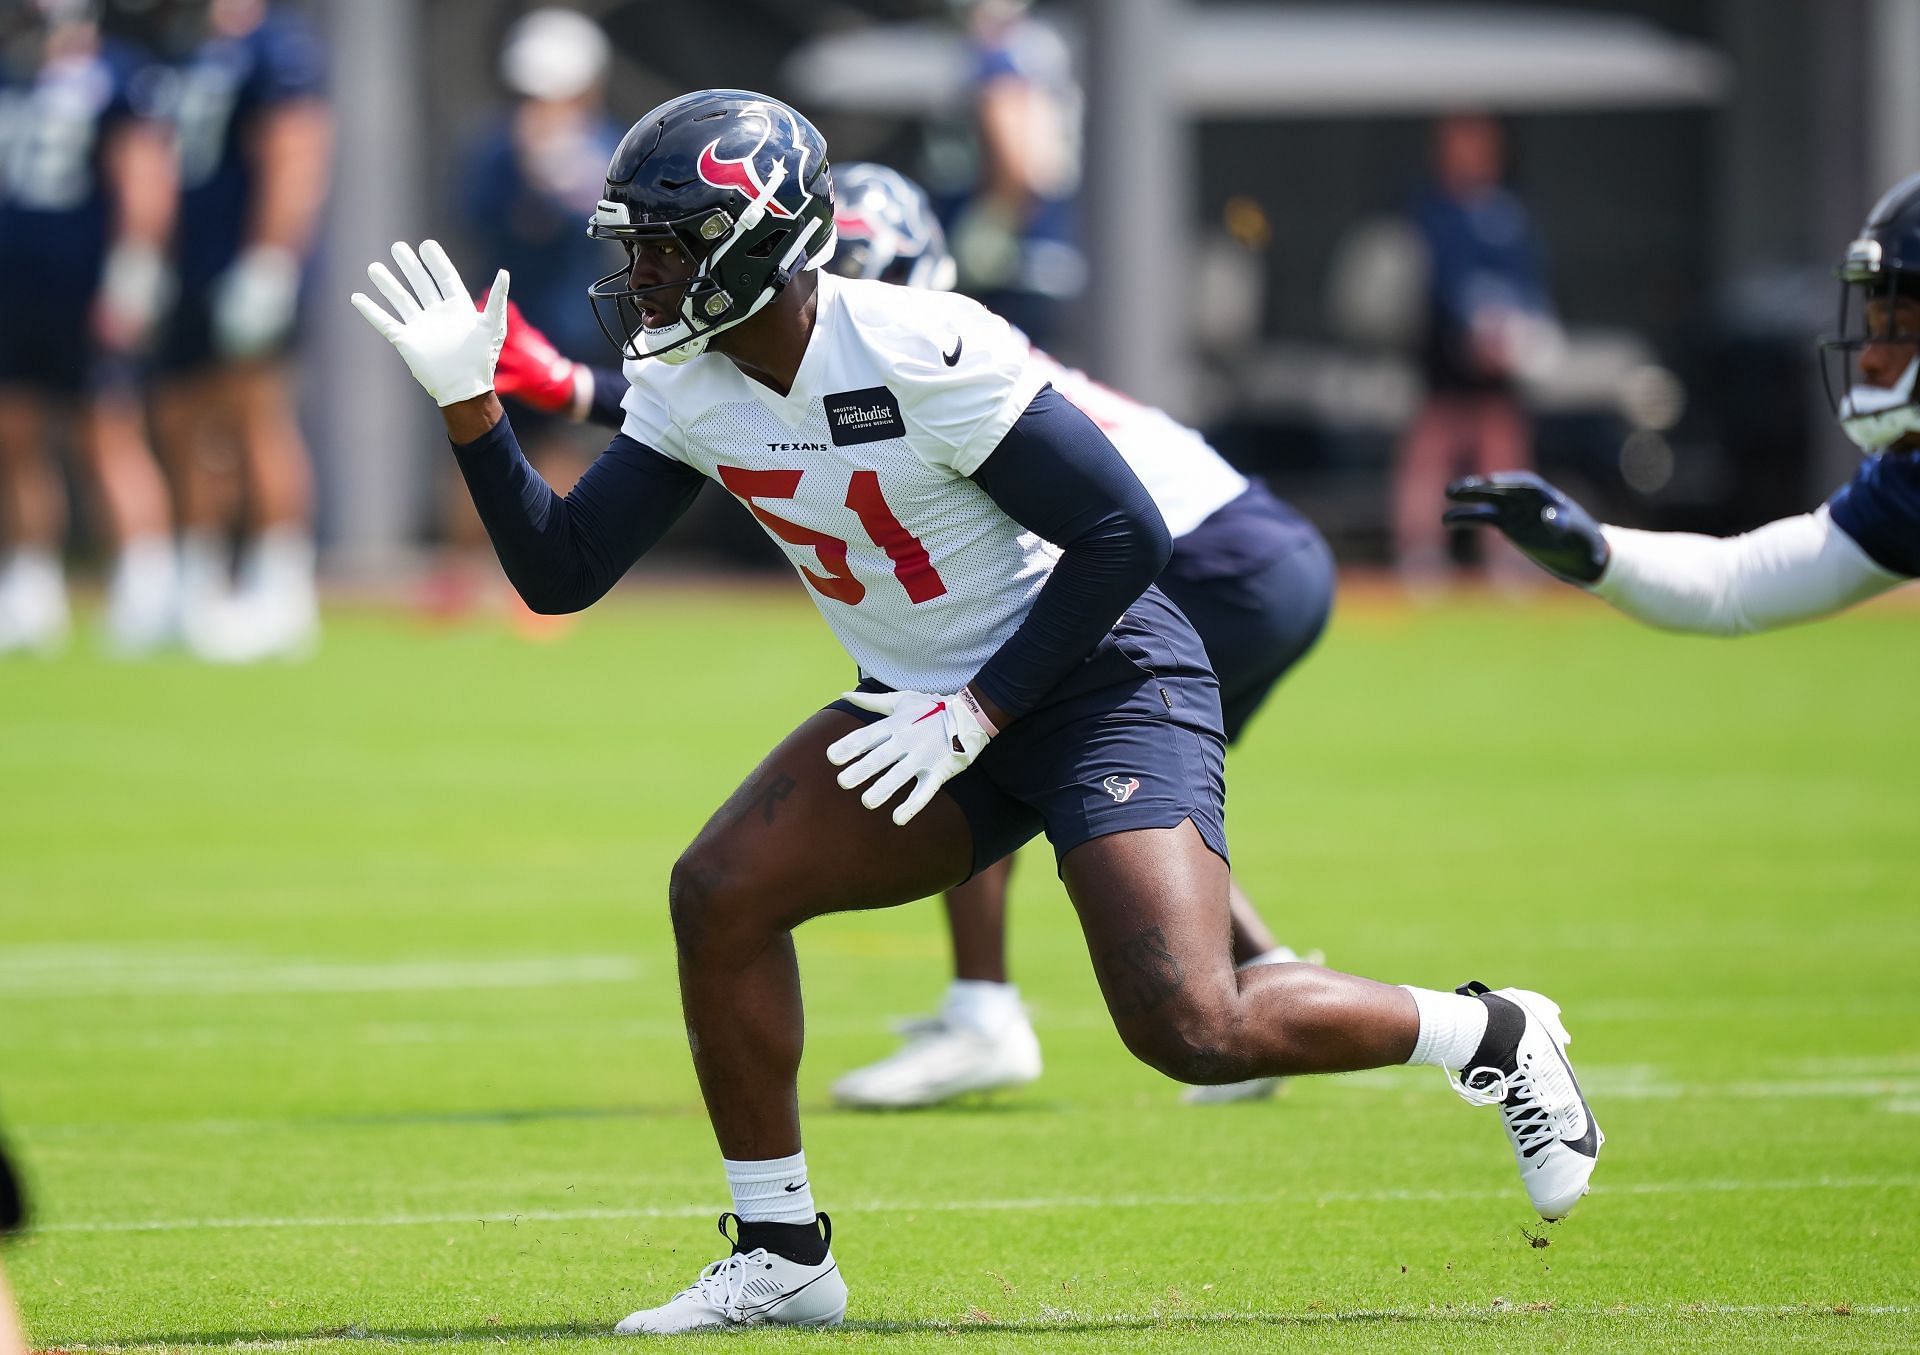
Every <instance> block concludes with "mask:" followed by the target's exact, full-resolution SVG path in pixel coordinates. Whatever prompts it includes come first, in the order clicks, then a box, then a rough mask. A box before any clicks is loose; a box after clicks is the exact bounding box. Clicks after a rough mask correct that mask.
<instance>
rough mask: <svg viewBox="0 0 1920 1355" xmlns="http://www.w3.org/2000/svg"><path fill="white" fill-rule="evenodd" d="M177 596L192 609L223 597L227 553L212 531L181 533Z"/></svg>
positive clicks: (225, 582) (225, 588) (225, 585)
mask: <svg viewBox="0 0 1920 1355" xmlns="http://www.w3.org/2000/svg"><path fill="white" fill-rule="evenodd" d="M179 577H180V593H181V596H182V598H183V599H184V600H185V603H186V605H187V606H189V607H192V606H196V605H199V604H201V603H204V602H206V601H207V600H209V599H211V598H217V597H221V596H223V595H225V593H226V591H227V588H228V579H227V553H226V550H225V548H224V547H223V546H222V544H221V542H220V540H219V538H218V537H216V536H215V535H214V534H213V533H212V532H203V531H187V532H182V533H181V534H180V576H179Z"/></svg>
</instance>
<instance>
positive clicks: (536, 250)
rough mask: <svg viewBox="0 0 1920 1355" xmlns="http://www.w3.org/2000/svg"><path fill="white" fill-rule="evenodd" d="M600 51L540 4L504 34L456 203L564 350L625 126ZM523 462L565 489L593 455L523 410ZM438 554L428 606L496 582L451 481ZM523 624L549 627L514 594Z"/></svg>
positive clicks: (441, 605) (575, 24) (580, 310)
mask: <svg viewBox="0 0 1920 1355" xmlns="http://www.w3.org/2000/svg"><path fill="white" fill-rule="evenodd" d="M609 56H610V48H609V46H608V43H607V38H606V35H605V34H604V33H603V32H602V31H601V30H600V27H599V25H597V24H596V23H594V22H593V21H592V20H591V19H589V18H587V17H586V16H585V15H584V14H581V13H579V12H578V11H576V10H570V9H558V8H545V9H536V10H534V11H533V12H532V13H530V14H527V15H524V16H523V17H521V18H520V19H519V20H517V21H516V22H515V23H514V25H513V26H512V27H511V28H510V29H508V31H507V35H506V40H505V42H504V43H503V44H502V47H501V51H500V79H501V81H502V83H504V84H505V85H506V87H507V89H508V90H509V91H510V92H511V93H512V94H513V96H514V102H513V103H512V105H511V106H510V107H508V108H506V109H505V110H503V111H502V113H501V115H500V116H499V117H498V118H497V119H495V121H494V122H493V124H492V125H491V126H489V127H488V128H487V129H486V131H485V132H483V133H482V134H481V136H480V137H479V138H478V139H477V140H476V142H475V143H474V144H473V146H472V147H471V148H470V149H469V151H468V153H467V156H466V160H465V162H464V166H463V170H462V173H461V176H460V181H459V184H458V195H457V196H458V200H457V203H456V206H457V208H458V212H459V219H460V220H461V221H462V222H463V223H464V224H465V227H466V230H467V233H468V236H469V237H470V243H471V244H472V245H473V247H474V248H475V249H476V250H477V251H478V256H479V257H481V258H484V259H490V260H493V261H495V262H496V263H497V264H498V265H499V266H501V267H503V268H505V269H506V270H507V271H508V272H509V273H511V274H512V275H513V299H514V303H515V305H516V307H517V309H518V310H519V311H520V312H521V313H523V314H524V315H525V317H526V318H527V319H528V320H529V321H531V322H532V323H533V324H534V325H535V326H537V327H538V328H540V329H541V330H544V331H545V332H546V333H547V334H548V335H549V336H551V337H552V339H553V340H554V342H555V343H557V344H558V345H559V346H560V347H561V348H562V349H564V350H565V351H567V352H573V353H578V352H584V351H586V350H587V349H588V348H589V347H590V346H592V345H594V344H597V343H599V342H600V329H599V326H598V325H597V324H595V322H594V319H593V313H592V311H591V310H589V309H588V308H587V307H586V306H584V305H582V304H581V300H580V279H581V278H585V277H593V276H596V275H597V274H598V273H600V272H603V271H605V270H604V269H603V268H601V267H599V265H600V263H601V260H602V257H603V255H602V251H603V247H602V246H601V245H600V244H599V243H598V242H596V241H594V240H592V239H591V238H589V237H588V235H587V233H586V232H585V231H584V230H582V229H581V227H580V223H581V222H582V221H584V220H585V219H586V218H587V217H589V216H591V215H592V214H593V209H594V205H595V204H596V203H597V202H599V200H600V190H601V188H602V186H603V185H604V182H605V175H606V168H607V161H609V160H610V159H612V158H613V152H614V148H615V147H616V146H618V145H619V144H620V136H621V133H622V132H623V131H625V128H623V127H620V126H618V125H616V124H615V123H614V122H613V121H612V119H610V118H609V117H608V116H607V112H606V106H605V97H604V80H605V76H606V70H607V62H608V59H609ZM520 429H521V436H522V438H523V439H524V445H525V447H526V450H527V456H528V459H529V460H531V461H532V462H533V464H534V466H535V467H536V468H537V469H538V470H539V471H540V474H541V475H542V477H543V478H545V479H546V480H547V481H548V482H549V483H550V484H553V485H554V486H555V487H556V488H559V489H560V490H562V491H563V492H564V490H565V489H566V488H567V487H568V486H570V485H571V484H572V483H573V481H574V478H575V477H576V476H578V475H579V473H580V471H581V469H582V468H583V467H584V465H585V464H586V461H587V459H588V458H589V457H590V456H591V455H593V454H594V453H596V452H597V451H598V450H599V448H597V447H592V448H589V447H586V446H583V445H582V444H581V443H580V442H579V440H578V438H577V435H576V433H575V431H574V429H573V426H572V424H571V423H570V422H569V421H568V420H566V419H561V418H551V417H545V416H542V415H540V414H537V413H536V414H533V415H531V416H529V417H528V418H526V419H525V420H524V421H523V422H522V424H521V426H520ZM447 484H448V490H449V493H448V495H447V496H446V508H445V514H446V524H447V537H448V544H449V550H448V553H447V558H446V559H445V560H444V562H443V564H442V567H441V568H440V569H439V570H437V571H436V573H435V575H434V577H433V578H432V580H431V581H430V584H429V598H428V605H429V606H430V607H431V608H432V609H434V610H444V611H459V610H463V609H464V608H465V607H466V606H467V605H468V603H469V602H470V601H471V600H472V598H473V595H474V594H475V592H476V591H477V589H478V588H479V586H480V581H481V580H482V579H483V578H484V579H489V580H499V581H502V582H504V581H503V580H501V575H500V571H499V567H498V566H497V565H495V564H494V562H493V551H492V549H491V548H490V547H489V546H488V545H487V541H486V535H485V533H484V532H483V531H482V530H481V527H480V520H479V518H478V517H476V516H475V515H474V511H473V506H472V504H471V502H470V501H469V499H468V498H467V494H466V491H465V490H464V489H463V488H462V487H461V486H460V485H459V484H458V482H457V477H455V478H454V479H450V480H449V481H448V482H447ZM512 601H513V603H514V604H515V605H516V610H515V615H516V617H517V619H518V620H519V621H520V622H521V623H522V624H523V625H535V624H538V625H543V626H548V627H550V626H552V625H553V624H554V623H555V622H556V621H558V620H559V618H550V617H535V616H534V615H533V614H532V613H531V612H528V611H527V610H526V609H525V607H524V606H520V605H518V601H519V600H518V598H517V596H514V597H513V598H512Z"/></svg>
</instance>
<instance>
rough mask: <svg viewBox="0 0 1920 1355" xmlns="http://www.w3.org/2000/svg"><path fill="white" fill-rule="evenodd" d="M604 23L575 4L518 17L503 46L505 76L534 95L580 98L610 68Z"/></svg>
mask: <svg viewBox="0 0 1920 1355" xmlns="http://www.w3.org/2000/svg"><path fill="white" fill-rule="evenodd" d="M610 56H611V49H610V48H609V47H608V45H607V35H606V34H605V33H603V32H601V31H600V25H599V24H597V23H595V22H594V21H593V20H592V19H589V18H588V17H587V16H586V15H584V14H582V13H580V11H578V10H574V9H561V8H559V7H557V6H556V7H550V8H547V9H536V10H534V11H533V12H532V13H530V14H526V15H524V16H522V17H521V18H519V19H517V20H515V21H514V25H513V27H512V28H509V29H508V30H507V40H506V42H505V43H504V44H503V45H502V46H501V49H500V78H501V79H502V80H504V81H505V82H506V85H507V88H508V89H511V90H512V91H513V92H514V93H516V94H519V95H523V96H525V97H526V98H529V99H577V98H579V97H580V96H581V95H582V94H585V93H586V92H587V91H588V90H590V89H592V88H593V87H594V86H595V85H597V84H598V83H599V82H600V78H601V77H602V76H603V75H605V74H606V72H607V61H608V59H609V57H610Z"/></svg>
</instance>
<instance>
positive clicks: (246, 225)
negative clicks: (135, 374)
mask: <svg viewBox="0 0 1920 1355" xmlns="http://www.w3.org/2000/svg"><path fill="white" fill-rule="evenodd" d="M155 8H157V9H158V10H160V11H161V16H160V17H158V18H156V20H155V23H156V25H157V26H158V27H160V28H161V29H162V30H163V31H164V32H165V33H166V34H167V35H168V36H169V37H170V38H171V40H172V41H173V42H174V43H176V44H177V48H176V50H175V52H174V53H173V55H175V56H176V58H177V65H176V69H175V71H174V81H173V85H174V100H175V102H174V110H173V116H174V123H175V126H176V129H177V132H178V136H179V140H180V159H181V183H182V190H183V191H182V195H181V206H180V230H179V247H178V250H177V259H178V267H179V274H180V297H179V302H178V304H177V306H176V307H175V309H174V312H173V315H172V318H171V319H170V321H169V322H168V325H167V328H166V333H165V336H164V338H163V341H162V344H161V350H160V355H159V364H158V366H159V377H160V380H159V383H158V385H157V387H156V389H155V391H154V426H155V432H156V433H157V434H158V435H159V438H158V440H159V443H160V449H161V454H162V456H163V457H165V458H166V461H167V464H168V466H169V468H170V470H171V472H172V475H173V480H174V488H175V493H176V496H177V503H178V505H179V510H180V517H181V525H182V536H181V543H182V544H181V574H182V588H183V594H184V598H185V611H186V620H187V639H188V641H189V643H190V644H191V645H192V646H193V647H194V649H195V650H196V652H198V653H200V654H201V655H202V656H203V657H206V658H209V659H214V660H219V661H230V662H245V661H249V660H254V659H261V658H266V657H270V656H297V655H299V654H302V653H304V652H305V651H307V650H308V649H310V648H311V647H312V645H313V644H314V643H315V642H316V640H317V638H318V634H319V607H318V603H317V601H316V598H315V594H314V581H313V569H314V549H313V529H312V520H313V503H312V499H313V487H312V468H311V466H310V464H309V461H308V457H307V447H306V442H305V440H304V439H303V437H302V436H301V433H300V426H299V424H298V422H297V421H296V420H295V418H294V413H293V411H294V402H293V398H292V394H291V383H290V380H289V372H288V365H289V358H290V354H291V352H292V350H293V347H294V345H295V342H296V320H297V317H298V311H299V300H300V284H301V272H302V269H303V268H304V266H305V262H306V258H307V255H308V252H309V247H310V246H311V244H312V242H313V239H314V233H315V230H316V227H317V225H318V223H319V217H320V209H321V206H322V205H323V204H324V202H325V201H326V195H327V176H328V165H329V160H330V158H331V154H332V122H331V115H330V114H329V112H328V110H327V106H326V102H325V97H324V80H325V62H324V55H323V52H322V48H321V45H320V41H319V39H318V37H317V36H315V34H314V33H313V32H311V31H310V30H309V29H308V27H307V26H306V25H305V24H304V23H302V22H301V21H299V20H297V19H296V18H294V17H293V16H292V15H290V14H287V13H284V12H281V11H277V10H271V9H269V7H268V6H267V4H266V2H265V0H157V3H156V6H155ZM214 445H219V446H223V447H226V448H231V449H232V450H233V451H234V452H236V453H237V456H238V463H239V466H240V470H241V480H242V481H243V483H244V489H245V502H246V524H245V527H244V530H243V532H242V549H241V556H240V573H239V579H238V588H237V590H234V591H233V592H232V595H231V596H228V593H229V588H228V579H227V550H226V543H225V536H226V530H227V520H226V514H227V509H228V505H229V503H230V492H229V486H227V485H225V484H224V483H223V481H224V479H225V476H224V473H223V471H222V469H221V466H222V463H220V462H217V461H214V460H212V459H211V458H210V457H209V448H210V446H214Z"/></svg>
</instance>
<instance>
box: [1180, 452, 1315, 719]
mask: <svg viewBox="0 0 1920 1355" xmlns="http://www.w3.org/2000/svg"><path fill="white" fill-rule="evenodd" d="M1333 582H1334V570H1333V552H1332V551H1331V550H1329V549H1328V547H1327V543H1326V540H1325V539H1324V538H1323V537H1322V536H1321V535H1320V533H1319V532H1318V531H1317V530H1315V528H1314V526H1313V524H1312V523H1311V522H1308V521H1307V520H1306V519H1305V518H1303V517H1301V516H1300V514H1298V513H1296V512H1295V511H1294V510H1293V509H1292V508H1291V507H1289V506H1288V505H1287V504H1285V503H1282V502H1281V501H1280V500H1279V499H1277V498H1275V497H1274V496H1273V494H1272V492H1271V491H1269V490H1268V489H1267V487H1266V486H1265V485H1262V484H1259V483H1257V482H1256V483H1255V484H1253V485H1252V486H1251V487H1250V488H1248V490H1247V491H1246V492H1245V493H1244V494H1242V495H1241V496H1240V497H1239V498H1237V499H1234V500H1232V501H1231V502H1229V503H1226V504H1223V505H1221V507H1220V508H1218V509H1216V510H1215V511H1214V513H1213V514H1212V516H1210V517H1208V518H1207V519H1206V520H1205V521H1204V522H1202V523H1201V524H1200V525H1199V526H1198V527H1195V528H1194V529H1193V530H1192V531H1190V532H1188V533H1187V534H1186V535H1185V536H1182V537H1180V538H1178V539H1176V540H1175V541H1174V543H1173V556H1172V558H1170V559H1169V560H1168V561H1167V567H1166V569H1165V570H1164V571H1163V572H1162V573H1161V575H1160V582H1159V586H1160V589H1161V591H1163V592H1164V593H1166V595H1167V596H1168V597H1170V598H1172V599H1173V600H1174V602H1175V603H1176V604H1177V605H1178V606H1179V608H1180V610H1181V611H1183V612H1185V613H1186V614H1187V620H1189V621H1191V622H1193V628H1194V630H1196V631H1198V632H1199V634H1200V640H1201V643H1202V644H1204V645H1205V646H1206V648H1207V657H1208V658H1209V659H1210V660H1212V663H1213V671H1214V673H1215V674H1217V675H1218V676H1219V679H1220V710H1221V716H1222V719H1223V721H1224V728H1225V730H1226V735H1227V742H1228V743H1232V742H1233V741H1234V740H1235V739H1238V738H1239V737H1240V734H1241V731H1242V730H1244V729H1245V728H1246V725H1247V721H1248V720H1249V719H1251V718H1252V716H1253V713H1254V712H1255V711H1256V710H1258V709H1259V708H1260V703H1261V702H1263V701H1265V700H1266V699H1267V693H1269V692H1270V691H1272V690H1273V688H1274V684H1276V683H1277V682H1279V681H1280V679H1281V677H1282V676H1283V675H1284V674H1285V673H1286V671H1287V670H1288V669H1289V668H1291V667H1293V665H1294V664H1296V663H1298V662H1299V661H1300V660H1301V659H1302V658H1304V657H1306V654H1307V651H1308V650H1310V649H1312V648H1313V645H1314V642H1315V641H1316V640H1318V639H1319V638H1320V632H1321V631H1323V630H1325V629H1326V625H1327V617H1328V615H1329V614H1330V613H1331V612H1332V610H1333Z"/></svg>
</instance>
